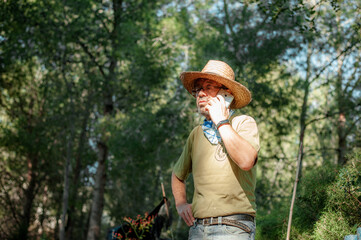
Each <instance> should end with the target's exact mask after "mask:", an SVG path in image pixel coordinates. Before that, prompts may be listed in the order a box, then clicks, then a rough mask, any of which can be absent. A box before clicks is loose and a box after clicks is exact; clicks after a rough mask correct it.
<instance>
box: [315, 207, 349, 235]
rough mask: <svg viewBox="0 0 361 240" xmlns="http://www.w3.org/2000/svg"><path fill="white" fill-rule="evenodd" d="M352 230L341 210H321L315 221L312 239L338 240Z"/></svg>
mask: <svg viewBox="0 0 361 240" xmlns="http://www.w3.org/2000/svg"><path fill="white" fill-rule="evenodd" d="M353 232H354V230H353V229H352V227H350V224H349V223H348V221H347V218H345V217H344V215H343V213H342V212H333V211H327V212H323V214H322V216H321V218H320V219H319V220H318V221H317V222H316V224H315V227H314V232H313V236H312V239H315V240H324V239H330V240H338V239H343V238H344V237H345V236H346V235H349V234H352V233H353Z"/></svg>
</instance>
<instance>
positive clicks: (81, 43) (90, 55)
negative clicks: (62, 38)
mask: <svg viewBox="0 0 361 240" xmlns="http://www.w3.org/2000/svg"><path fill="white" fill-rule="evenodd" d="M78 43H79V45H80V46H81V47H82V48H83V50H84V52H85V53H86V54H87V55H88V56H89V57H90V59H91V60H92V62H93V63H94V65H95V66H97V67H98V69H99V71H100V73H101V75H102V76H103V77H104V79H105V78H106V74H105V72H104V70H103V67H102V66H101V65H99V64H98V63H97V61H96V59H95V57H94V55H93V54H92V53H91V52H90V51H89V48H88V47H87V46H86V45H85V44H84V43H83V42H82V41H81V40H80V39H78Z"/></svg>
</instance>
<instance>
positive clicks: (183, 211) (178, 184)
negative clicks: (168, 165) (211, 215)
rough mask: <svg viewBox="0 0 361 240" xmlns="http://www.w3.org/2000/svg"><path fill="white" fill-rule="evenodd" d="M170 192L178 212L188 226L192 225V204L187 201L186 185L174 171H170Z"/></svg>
mask: <svg viewBox="0 0 361 240" xmlns="http://www.w3.org/2000/svg"><path fill="white" fill-rule="evenodd" d="M172 192H173V196H174V200H175V206H176V208H177V212H178V214H179V215H180V216H181V217H182V218H183V220H184V221H185V223H186V224H187V225H188V226H192V225H193V221H194V217H193V213H192V204H189V203H187V194H186V185H185V183H184V181H182V180H180V179H179V178H178V177H177V176H176V175H175V174H174V173H172Z"/></svg>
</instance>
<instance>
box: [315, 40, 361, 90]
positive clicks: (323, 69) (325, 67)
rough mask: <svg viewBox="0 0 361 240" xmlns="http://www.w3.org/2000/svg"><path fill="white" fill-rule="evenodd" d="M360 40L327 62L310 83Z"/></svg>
mask: <svg viewBox="0 0 361 240" xmlns="http://www.w3.org/2000/svg"><path fill="white" fill-rule="evenodd" d="M357 43H358V42H356V43H352V44H350V46H348V47H347V48H345V49H344V50H342V51H341V53H340V54H339V55H338V56H336V57H335V58H333V59H332V60H331V61H330V62H329V63H328V64H326V65H325V66H323V67H322V68H321V70H320V71H319V72H318V73H317V74H316V76H315V77H314V78H313V79H312V80H311V81H310V83H312V82H313V81H315V80H317V79H318V78H319V77H320V76H321V74H322V73H323V72H324V71H325V70H326V69H327V68H328V67H329V66H330V65H331V64H332V63H333V62H334V61H336V60H337V59H339V58H340V57H342V56H343V55H344V54H345V53H347V52H348V51H349V50H351V49H352V48H353V47H355V46H356V45H357Z"/></svg>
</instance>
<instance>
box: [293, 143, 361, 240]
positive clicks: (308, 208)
mask: <svg viewBox="0 0 361 240" xmlns="http://www.w3.org/2000/svg"><path fill="white" fill-rule="evenodd" d="M360 153H361V150H358V149H356V150H355V152H354V153H353V155H349V160H348V163H347V165H346V166H344V167H343V168H342V169H340V170H337V168H336V167H333V166H328V167H325V166H323V167H322V168H318V169H314V170H313V171H310V172H308V173H307V174H306V175H305V176H304V177H303V178H302V182H301V189H300V191H299V198H298V201H296V210H295V213H294V218H293V229H292V233H291V236H293V237H292V238H295V239H307V238H305V237H304V236H308V235H309V239H317V240H321V239H342V238H343V237H344V236H346V235H348V234H352V233H353V232H355V231H356V228H357V227H359V226H361V225H360V219H361V190H360V189H361V181H360V179H361V155H360Z"/></svg>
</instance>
